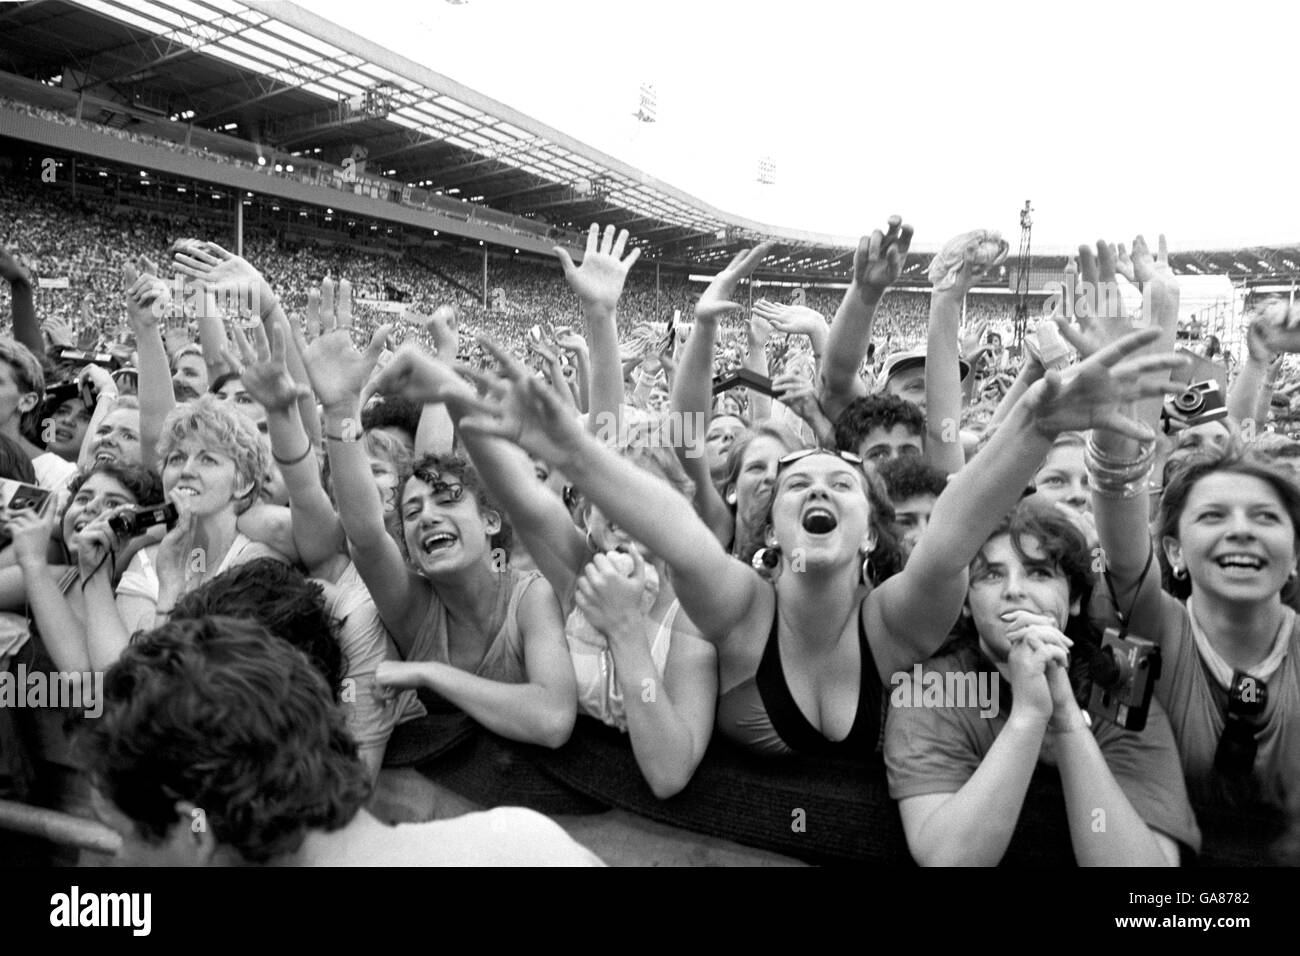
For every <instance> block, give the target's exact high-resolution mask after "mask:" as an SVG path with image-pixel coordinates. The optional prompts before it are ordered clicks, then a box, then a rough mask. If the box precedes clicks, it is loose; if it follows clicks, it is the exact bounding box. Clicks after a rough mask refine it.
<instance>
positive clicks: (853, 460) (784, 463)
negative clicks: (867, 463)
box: [776, 448, 862, 478]
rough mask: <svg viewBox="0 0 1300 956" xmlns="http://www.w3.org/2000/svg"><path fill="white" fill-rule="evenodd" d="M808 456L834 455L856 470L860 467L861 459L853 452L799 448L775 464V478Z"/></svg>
mask: <svg viewBox="0 0 1300 956" xmlns="http://www.w3.org/2000/svg"><path fill="white" fill-rule="evenodd" d="M810 455H834V456H835V457H836V458H839V459H840V460H841V461H846V462H848V463H849V464H850V465H853V466H855V467H857V468H861V467H862V458H861V457H860V456H858V455H855V454H853V452H851V451H836V450H834V449H831V448H801V449H799V450H798V451H792V452H790V454H788V455H786V456H785V457H783V458H781V459H780V460H779V461H777V463H776V474H777V477H778V478H779V477H781V472H783V471H785V469H787V468H789V467H790V466H791V465H793V464H794V463H795V462H796V461H803V460H804V459H805V458H807V457H809V456H810Z"/></svg>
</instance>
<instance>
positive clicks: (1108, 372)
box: [1022, 328, 1186, 441]
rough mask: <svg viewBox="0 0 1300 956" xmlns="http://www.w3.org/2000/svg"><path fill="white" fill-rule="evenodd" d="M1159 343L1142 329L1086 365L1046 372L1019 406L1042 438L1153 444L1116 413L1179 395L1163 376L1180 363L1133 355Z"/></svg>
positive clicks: (1149, 435)
mask: <svg viewBox="0 0 1300 956" xmlns="http://www.w3.org/2000/svg"><path fill="white" fill-rule="evenodd" d="M1159 338H1160V330H1159V329H1154V328H1152V329H1143V330H1142V331H1140V332H1133V333H1131V334H1129V335H1126V336H1124V337H1123V338H1122V339H1120V340H1119V341H1117V342H1112V343H1111V344H1109V345H1107V346H1106V347H1104V348H1102V349H1101V350H1099V351H1098V352H1096V353H1095V354H1094V355H1092V356H1091V357H1090V358H1089V359H1088V360H1087V361H1085V362H1081V363H1080V364H1078V365H1073V366H1071V367H1070V368H1068V369H1065V370H1064V371H1061V372H1057V371H1049V372H1048V373H1047V374H1046V376H1044V377H1043V378H1042V379H1041V380H1039V381H1037V382H1035V383H1034V384H1033V385H1031V386H1030V387H1029V391H1027V392H1026V393H1025V396H1024V398H1023V399H1022V401H1024V402H1025V403H1026V407H1027V408H1028V409H1029V411H1030V413H1031V414H1032V415H1033V416H1034V419H1035V421H1034V425H1035V427H1036V428H1037V429H1038V430H1039V432H1040V433H1041V434H1043V435H1047V436H1049V437H1055V436H1056V435H1058V434H1060V433H1061V432H1064V431H1086V430H1087V429H1090V428H1107V429H1110V430H1111V431H1114V432H1117V433H1119V434H1121V435H1124V436H1126V437H1129V438H1135V439H1137V440H1138V441H1150V440H1152V439H1153V438H1155V435H1154V433H1153V432H1152V431H1151V429H1150V428H1149V427H1147V426H1146V425H1144V424H1141V423H1139V422H1136V421H1134V420H1133V419H1131V418H1128V417H1127V416H1125V415H1123V414H1122V413H1121V412H1120V410H1119V409H1120V407H1121V406H1124V405H1127V404H1129V403H1130V402H1135V401H1138V400H1140V399H1144V398H1155V397H1157V396H1160V395H1164V394H1165V393H1166V392H1175V391H1181V390H1182V386H1181V385H1177V384H1175V383H1173V382H1171V381H1169V373H1170V372H1171V371H1173V370H1174V369H1177V368H1180V367H1182V366H1183V365H1184V364H1186V363H1185V360H1184V359H1183V358H1181V357H1180V356H1177V355H1174V354H1172V353H1170V354H1165V355H1143V356H1137V357H1134V353H1135V352H1137V351H1138V350H1139V349H1141V348H1143V347H1144V346H1147V345H1151V344H1152V343H1154V342H1156V341H1157V340H1158V339H1159Z"/></svg>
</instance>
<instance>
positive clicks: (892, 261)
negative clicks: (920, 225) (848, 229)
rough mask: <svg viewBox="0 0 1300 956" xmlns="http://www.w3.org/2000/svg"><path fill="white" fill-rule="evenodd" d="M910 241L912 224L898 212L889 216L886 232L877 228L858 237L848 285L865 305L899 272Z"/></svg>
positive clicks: (871, 304) (877, 298)
mask: <svg viewBox="0 0 1300 956" xmlns="http://www.w3.org/2000/svg"><path fill="white" fill-rule="evenodd" d="M911 245H912V227H911V226H909V225H907V224H905V223H904V222H903V218H902V217H901V216H890V217H889V227H888V230H887V231H886V232H881V231H880V230H879V229H877V230H876V231H875V232H873V233H872V234H871V235H870V236H863V237H862V238H861V239H860V240H859V241H858V249H857V252H855V253H854V254H853V281H852V283H851V287H852V288H853V289H855V290H856V291H857V293H858V295H859V296H861V297H862V298H863V300H864V301H865V302H866V303H867V304H868V305H869V306H874V305H875V303H876V302H877V301H879V299H880V297H881V296H882V295H884V294H885V290H886V289H887V288H889V286H890V285H891V284H892V283H894V282H895V281H897V279H898V277H899V276H900V275H902V273H903V263H904V261H906V259H907V250H908V249H909V248H911Z"/></svg>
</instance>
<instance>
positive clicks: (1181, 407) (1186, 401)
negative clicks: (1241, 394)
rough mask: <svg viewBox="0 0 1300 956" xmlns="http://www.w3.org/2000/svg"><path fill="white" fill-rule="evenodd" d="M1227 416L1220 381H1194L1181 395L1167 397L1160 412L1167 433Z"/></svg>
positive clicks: (1220, 419) (1219, 419)
mask: <svg viewBox="0 0 1300 956" xmlns="http://www.w3.org/2000/svg"><path fill="white" fill-rule="evenodd" d="M1227 417H1228V408H1227V406H1226V405H1225V404H1224V402H1223V393H1222V392H1221V391H1220V390H1219V383H1218V382H1214V381H1209V382H1193V383H1192V384H1191V385H1189V386H1187V390H1186V391H1185V392H1183V393H1182V394H1181V395H1179V396H1177V397H1175V398H1170V399H1166V400H1165V407H1164V409H1163V410H1161V412H1160V419H1161V421H1162V422H1163V423H1164V428H1165V434H1166V435H1168V434H1170V433H1172V432H1178V431H1182V430H1183V429H1184V428H1192V427H1194V426H1196V425H1204V424H1206V423H1207V422H1217V421H1222V420H1223V419H1225V418H1227Z"/></svg>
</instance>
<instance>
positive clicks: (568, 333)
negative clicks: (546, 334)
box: [555, 329, 587, 352]
mask: <svg viewBox="0 0 1300 956" xmlns="http://www.w3.org/2000/svg"><path fill="white" fill-rule="evenodd" d="M555 331H556V334H555V344H556V345H558V346H559V347H560V348H562V349H564V351H566V352H585V351H587V340H586V339H584V338H583V337H582V336H581V335H579V334H578V333H577V332H574V331H573V330H572V329H556V330H555Z"/></svg>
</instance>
